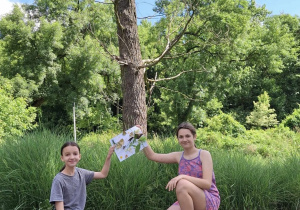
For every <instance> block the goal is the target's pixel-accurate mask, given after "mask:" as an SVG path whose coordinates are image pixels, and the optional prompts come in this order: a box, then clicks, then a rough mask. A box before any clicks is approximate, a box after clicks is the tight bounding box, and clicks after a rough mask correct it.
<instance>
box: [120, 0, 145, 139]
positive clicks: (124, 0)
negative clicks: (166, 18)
mask: <svg viewBox="0 0 300 210" xmlns="http://www.w3.org/2000/svg"><path fill="white" fill-rule="evenodd" d="M114 9H115V15H116V21H117V27H118V28H117V33H118V40H119V53H120V57H119V59H120V60H119V63H120V64H121V65H120V66H121V79H122V91H123V113H122V116H123V129H124V130H127V129H128V128H130V127H132V126H134V125H141V126H142V128H143V131H144V133H147V106H146V93H145V81H144V69H139V66H142V62H143V61H142V55H141V49H140V43H139V37H138V31H137V19H136V7H135V1H134V0H115V1H114Z"/></svg>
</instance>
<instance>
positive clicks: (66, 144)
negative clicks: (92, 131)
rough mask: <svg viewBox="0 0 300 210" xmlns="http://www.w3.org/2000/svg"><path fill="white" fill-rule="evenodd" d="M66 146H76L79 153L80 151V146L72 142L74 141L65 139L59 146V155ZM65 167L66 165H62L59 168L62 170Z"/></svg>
mask: <svg viewBox="0 0 300 210" xmlns="http://www.w3.org/2000/svg"><path fill="white" fill-rule="evenodd" d="M68 146H74V147H77V148H78V150H79V153H80V147H79V145H78V144H77V143H76V142H74V141H67V142H66V143H64V144H63V145H62V147H61V148H60V154H61V155H63V150H64V148H66V147H68ZM65 167H66V165H64V166H63V167H62V168H61V169H60V172H62V171H63V170H64V169H65Z"/></svg>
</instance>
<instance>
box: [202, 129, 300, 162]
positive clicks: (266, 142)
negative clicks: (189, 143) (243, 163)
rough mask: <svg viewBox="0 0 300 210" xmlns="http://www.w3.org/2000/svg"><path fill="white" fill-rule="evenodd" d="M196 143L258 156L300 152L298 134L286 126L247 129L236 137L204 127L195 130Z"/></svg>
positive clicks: (280, 155)
mask: <svg viewBox="0 0 300 210" xmlns="http://www.w3.org/2000/svg"><path fill="white" fill-rule="evenodd" d="M197 139H198V141H199V142H197V145H198V144H199V145H203V144H204V145H206V146H208V147H216V148H222V149H225V150H230V151H237V152H239V153H243V154H250V155H254V156H260V157H270V158H273V157H282V156H284V155H285V154H289V153H299V152H300V136H299V135H298V134H295V133H294V132H293V131H291V130H290V129H289V128H287V127H283V126H278V127H276V128H269V129H266V130H247V131H245V133H243V134H240V135H238V136H236V137H234V136H232V135H230V134H229V135H224V134H222V133H221V132H214V131H209V130H208V129H206V128H201V129H198V130H197Z"/></svg>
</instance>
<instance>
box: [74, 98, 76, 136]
mask: <svg viewBox="0 0 300 210" xmlns="http://www.w3.org/2000/svg"><path fill="white" fill-rule="evenodd" d="M73 120H74V141H75V142H76V118H75V102H74V106H73Z"/></svg>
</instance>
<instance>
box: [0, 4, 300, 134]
mask: <svg viewBox="0 0 300 210" xmlns="http://www.w3.org/2000/svg"><path fill="white" fill-rule="evenodd" d="M199 2H200V3H199ZM178 5H180V6H178ZM185 9H186V8H185V5H184V4H183V3H180V4H178V2H177V1H171V2H169V1H157V2H156V7H155V11H156V12H157V13H158V14H160V15H161V19H160V20H159V21H158V22H156V23H155V24H151V23H150V22H149V21H147V20H143V21H142V22H141V24H140V25H139V26H138V32H139V42H140V47H141V51H142V57H143V59H150V58H153V57H159V55H161V54H162V52H164V50H165V46H167V45H168V42H169V40H171V39H172V38H174V37H175V38H176V35H177V34H176V31H178V30H180V29H181V28H182V27H184V24H183V22H184V21H185V19H184V17H183V15H181V14H183V13H184V12H185V11H186V10H185ZM194 11H198V12H195V13H194V14H193V15H194V16H193V19H192V21H191V23H190V24H189V25H188V27H187V30H186V31H185V32H184V33H183V34H181V35H182V37H180V38H181V39H180V40H179V41H178V43H177V44H176V45H174V47H173V48H172V50H170V51H169V52H168V53H167V55H165V56H164V58H163V59H160V60H159V62H158V63H157V64H156V65H153V66H151V67H149V68H145V78H144V79H145V84H146V85H145V89H146V93H147V98H146V99H147V101H146V102H147V108H148V110H147V112H148V113H147V115H148V117H147V122H148V128H149V130H150V131H154V132H158V133H163V132H166V131H169V130H170V129H173V128H174V127H175V126H176V125H177V124H178V123H180V122H182V121H190V122H191V123H193V124H195V125H196V126H197V127H207V126H213V125H214V124H216V123H217V122H218V121H216V120H213V119H217V118H222V119H225V118H226V119H230V120H231V119H232V120H233V121H234V124H235V123H237V126H236V127H238V128H240V129H242V130H243V129H250V128H269V127H274V126H276V125H277V124H279V123H284V124H285V125H286V126H288V127H290V128H293V129H296V130H297V129H299V124H300V122H299V121H300V119H299V118H300V117H299V103H300V96H299V94H300V85H299V84H300V76H299V75H300V67H299V38H300V37H299V34H300V33H299V17H297V16H294V17H292V16H290V15H287V14H282V15H271V14H270V12H269V11H267V10H266V9H265V8H264V7H257V6H256V4H255V1H247V0H226V1H223V0H222V1H221V0H217V1H214V2H207V1H198V3H197V8H196V9H195V10H194ZM117 22H118V21H117V20H116V17H115V15H114V8H113V5H112V4H102V3H97V2H94V1H89V0H85V1H74V0H65V1H56V2H49V1H47V0H36V1H35V3H34V4H33V5H22V7H21V8H20V7H19V6H15V7H14V10H13V11H12V12H11V13H10V14H7V15H5V16H4V17H2V18H1V20H0V93H1V94H0V138H1V137H5V136H9V135H12V134H18V135H21V134H22V132H23V131H25V130H29V129H32V128H34V127H35V126H36V125H39V124H42V125H43V126H45V127H54V126H57V125H60V126H63V127H66V128H69V127H70V128H71V126H72V123H73V106H74V104H75V108H76V121H77V127H78V128H79V130H82V131H91V130H105V129H114V128H120V124H121V122H122V113H123V112H122V111H123V110H122V104H123V101H124V98H123V92H122V79H121V74H126V72H121V70H120V65H119V64H120V63H117V62H115V60H114V59H112V56H111V55H115V54H118V52H119V43H118V37H117V26H116V25H117V24H118V23H117ZM137 95H138V93H137ZM127 100H128V99H127ZM224 116H225V117H224ZM219 127H220V126H219Z"/></svg>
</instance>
